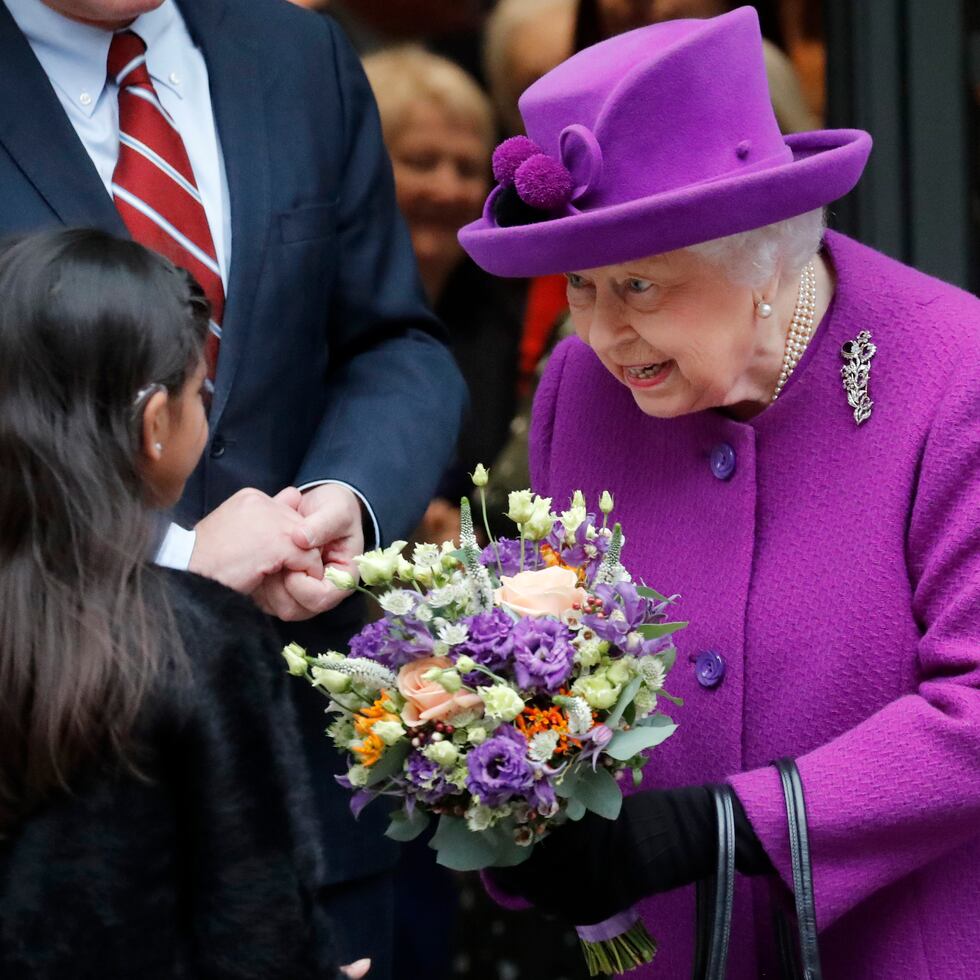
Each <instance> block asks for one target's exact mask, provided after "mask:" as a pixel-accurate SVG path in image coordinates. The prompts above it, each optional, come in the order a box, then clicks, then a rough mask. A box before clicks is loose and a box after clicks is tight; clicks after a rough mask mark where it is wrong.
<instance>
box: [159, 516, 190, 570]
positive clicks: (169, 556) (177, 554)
mask: <svg viewBox="0 0 980 980" xmlns="http://www.w3.org/2000/svg"><path fill="white" fill-rule="evenodd" d="M196 542H197V532H196V531H188V530H187V528H184V527H181V526H180V525H179V524H171V525H170V527H168V528H167V533H166V534H165V535H164V537H163V542H162V543H161V545H160V547H159V548H158V549H157V554H156V559H155V561H156V563H157V564H158V565H162V566H163V567H164V568H176V569H177V570H178V571H181V572H186V571H187V569H188V568H190V565H191V554H192V553H193V551H194V545H195V543H196Z"/></svg>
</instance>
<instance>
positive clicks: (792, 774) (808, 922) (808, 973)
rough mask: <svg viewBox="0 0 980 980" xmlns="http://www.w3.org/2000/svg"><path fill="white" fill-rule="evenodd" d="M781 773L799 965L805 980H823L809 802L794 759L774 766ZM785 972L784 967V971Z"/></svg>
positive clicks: (784, 951)
mask: <svg viewBox="0 0 980 980" xmlns="http://www.w3.org/2000/svg"><path fill="white" fill-rule="evenodd" d="M773 765H774V766H775V767H776V771H777V772H778V773H779V778H780V781H781V782H782V787H783V796H784V797H785V798H786V819H787V822H788V825H789V848H790V855H791V857H792V862H793V892H794V894H795V896H796V921H797V926H798V928H799V933H800V965H801V967H802V973H803V978H804V980H821V977H822V976H823V974H822V971H821V969H820V949H819V945H818V943H817V912H816V905H815V903H814V900H813V867H812V865H811V863H810V840H809V835H808V832H807V821H806V800H805V798H804V796H803V780H802V779H801V778H800V770H799V769H798V768H797V766H796V763H795V762H794V761H793V760H792V759H780V760H778V761H777V762H775V763H773ZM787 938H788V935H787V930H785V929H783V930H782V936H781V937H780V940H781V941H780V946H781V952H782V954H783V957H784V964H785V956H786V948H785V940H786V939H787ZM784 968H785V967H784Z"/></svg>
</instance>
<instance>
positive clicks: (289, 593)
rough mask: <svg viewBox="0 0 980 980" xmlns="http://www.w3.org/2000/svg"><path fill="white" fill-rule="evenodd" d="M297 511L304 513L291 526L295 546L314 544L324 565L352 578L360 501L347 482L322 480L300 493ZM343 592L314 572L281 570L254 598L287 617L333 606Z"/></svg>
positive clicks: (359, 543)
mask: <svg viewBox="0 0 980 980" xmlns="http://www.w3.org/2000/svg"><path fill="white" fill-rule="evenodd" d="M298 512H299V514H300V515H301V516H302V518H304V519H303V520H301V521H300V522H299V523H297V524H296V525H295V526H294V527H293V531H292V534H293V543H294V544H295V545H296V547H298V548H301V547H304V546H305V547H314V548H316V549H318V553H319V556H320V558H321V561H322V563H323V565H324V566H327V565H331V566H333V567H335V568H337V569H339V570H342V571H345V572H348V573H349V574H350V575H351V577H352V578H353V579H354V581H355V582H356V581H357V580H358V572H357V566H356V565H355V564H354V556H355V555H359V554H361V553H362V552H363V551H364V528H363V524H362V516H361V502H360V501H359V500H358V499H357V496H356V495H355V494H354V493H352V492H351V491H350V490H348V489H347V487H343V486H340V485H339V484H336V483H324V484H322V485H321V486H318V487H313V489H312V490H307V491H306V492H305V493H304V494H303V499H302V500H301V501H300V503H299V506H298ZM349 595H350V592H344V591H341V590H340V589H338V588H337V587H336V586H335V585H332V584H331V583H330V582H327V581H326V580H325V579H324V578H323V573H322V571H321V573H320V575H319V576H317V577H314V576H313V575H311V574H309V573H307V572H305V571H296V570H291V569H284V570H283V572H282V573H281V574H279V575H275V576H271V577H270V578H267V579H266V580H265V582H263V584H262V586H261V587H260V588H259V589H258V591H257V592H256V593H255V600H256V602H258V603H259V605H260V606H262V608H263V609H265V610H266V611H267V612H271V613H272V614H273V615H275V616H277V617H278V618H279V619H282V620H285V621H287V622H296V621H297V620H302V619H310V618H312V617H313V616H318V615H319V614H320V613H325V612H327V611H328V610H330V609H333V608H334V607H335V606H337V605H339V604H340V603H341V602H342V601H343V600H344V599H346V598H347V596H349Z"/></svg>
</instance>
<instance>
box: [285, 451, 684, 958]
mask: <svg viewBox="0 0 980 980" xmlns="http://www.w3.org/2000/svg"><path fill="white" fill-rule="evenodd" d="M473 478H474V483H475V484H476V486H477V487H479V488H480V493H481V497H482V496H483V490H482V487H483V486H484V485H485V484H486V478H487V473H486V470H485V469H484V468H483V467H482V466H481V467H478V468H477V471H476V473H474V475H473ZM508 503H509V510H508V514H507V516H508V517H509V518H510V519H512V520H513V521H514V523H515V524H516V530H517V534H516V536H515V537H513V538H500V539H499V540H494V539H493V537H492V535H490V532H489V528H488V529H487V538H488V540H489V544H488V545H487V546H486V547H484V548H483V549H482V550H481V549H480V547H479V546H478V543H477V538H476V535H475V532H474V528H473V521H472V515H471V512H470V507H469V504H468V502H467V501H466V500H465V499H464V500H463V501H462V509H461V513H462V528H461V535H460V546H459V547H458V548H456V547H455V546H454V545H453V544H451V543H447V544H444V545H442V546H441V547H438V546H436V545H433V544H419V545H417V546H416V547H415V549H414V553H413V555H412V559H411V561H410V560H408V559H407V558H406V557H404V556H403V554H402V552H403V550H404V548H405V547H406V543H405V542H403V541H397V542H395V543H394V544H393V545H392V546H391V547H389V548H385V549H383V550H377V551H372V552H369V553H368V554H365V555H362V556H360V557H359V558H358V559H356V560H357V564H358V568H359V571H360V577H361V583H362V585H361V586H357V587H358V588H361V589H362V591H369V590H370V589H377V590H379V592H380V594H378V595H377V596H376V598H377V601H378V602H379V603H380V606H381V609H382V610H383V613H384V615H383V617H382V618H381V619H378V620H377V621H376V622H372V623H371V624H369V625H368V626H366V627H365V628H364V629H363V630H361V632H360V633H359V634H358V635H357V636H355V637H354V638H353V639H352V640H351V642H350V649H349V651H348V653H347V654H342V653H337V652H332V651H331V652H326V653H319V654H316V655H310V654H308V653H307V652H306V651H305V650H303V649H302V648H301V647H299V646H298V645H296V644H290V645H289V646H288V647H286V649H285V650H284V651H283V653H284V656H285V658H286V661H287V663H288V665H289V670H290V672H291V673H293V674H295V675H297V676H299V677H304V678H305V679H306V680H307V681H308V682H309V683H310V684H312V685H313V686H314V687H316V688H317V689H319V690H320V691H322V692H323V693H324V694H326V695H327V696H328V697H329V698H330V702H331V704H330V707H329V708H328V709H327V711H328V712H329V713H332V714H334V715H335V716H336V717H335V718H334V720H333V722H332V723H331V724H330V726H329V728H328V729H327V733H328V735H329V736H330V738H332V739H333V741H334V744H335V745H336V746H337V748H338V749H340V750H341V751H342V752H345V753H347V754H348V755H349V758H350V762H351V765H350V767H349V769H348V771H347V774H346V776H343V777H339V778H340V780H341V782H342V783H343V785H344V786H346V787H349V788H350V789H351V790H352V791H353V796H352V801H351V807H352V809H353V811H354V812H355V814H357V813H359V812H360V810H361V809H362V808H363V807H364V806H365V805H366V804H367V803H369V802H370V801H371V800H373V799H375V798H376V797H378V796H389V797H395V798H396V799H398V800H399V801H400V803H401V806H400V807H399V808H398V809H397V810H396V811H395V812H394V815H393V816H392V819H391V824H390V826H389V828H388V836H390V837H392V838H394V839H395V840H400V841H408V840H412V839H413V838H415V837H416V836H417V835H419V834H420V833H422V832H423V831H424V830H425V829H426V827H427V826H428V825H429V823H430V821H432V820H433V819H434V820H435V821H437V825H436V827H435V833H434V834H433V836H432V838H431V843H430V846H431V847H433V848H434V849H435V850H436V852H437V860H438V861H439V863H441V864H443V865H445V866H447V867H449V868H453V869H456V870H461V871H468V870H477V869H483V868H491V867H506V866H512V865H516V864H519V863H520V862H522V861H524V860H525V859H526V858H527V857H528V856H529V855H530V852H531V848H532V847H533V846H534V844H535V843H536V842H537V841H539V840H541V839H542V838H543V837H544V836H545V835H546V834H547V833H548V832H549V830H550V829H552V828H553V827H555V826H557V825H559V824H561V823H563V822H564V821H567V820H580V819H581V818H582V817H583V816H584V814H585V812H586V811H587V810H591V811H593V812H595V813H598V814H601V815H602V816H603V817H607V818H609V819H610V820H612V819H615V818H616V816H617V815H618V813H619V810H620V806H621V803H622V792H621V789H620V785H619V780H620V779H621V778H624V777H628V776H629V774H630V773H632V778H633V779H634V780H635V781H636V783H637V784H639V781H640V774H641V770H642V767H643V766H644V764H645V762H646V756H645V753H646V752H648V751H649V750H650V749H652V748H653V747H654V746H656V745H658V744H660V743H661V742H663V741H664V740H665V739H666V738H668V737H669V736H670V735H671V734H672V733H673V732H674V730H675V728H676V726H675V724H674V723H673V722H672V721H671V719H670V718H669V717H668V716H667V715H665V714H663V713H661V712H660V711H658V710H657V707H658V704H659V703H660V702H661V701H668V702H673V703H680V702H679V699H677V698H674V697H672V696H671V695H669V694H668V693H667V691H666V690H665V689H664V684H665V682H666V678H667V674H668V672H669V671H670V669H671V667H672V665H673V663H674V659H675V651H674V649H673V646H672V640H671V636H672V634H673V633H675V632H676V631H677V630H679V629H681V628H682V627H684V626H685V625H687V624H686V623H682V622H671V621H669V615H668V611H669V607H670V606H671V604H672V603H673V602H674V600H675V599H676V598H677V597H676V596H669V597H668V596H666V595H662V594H661V593H659V592H657V591H655V590H654V589H652V588H649V587H648V586H646V585H643V584H637V583H635V582H633V581H632V579H631V577H630V575H629V573H628V572H627V571H626V569H625V568H624V567H623V565H622V563H621V561H620V555H621V549H622V546H623V540H624V539H623V533H622V529H621V528H620V526H619V525H618V524H616V525H615V526H613V527H611V528H610V527H609V526H608V524H609V515H610V513H611V512H612V509H613V501H612V498H611V496H610V495H609V493H608V492H605V493H603V494H602V496H601V499H600V501H599V508H598V509H599V512H600V513H601V514H602V519H601V523H600V522H599V520H598V519H597V515H596V514H595V513H593V512H589V510H588V507H587V505H586V501H585V499H584V497H583V495H582V494H581V492H576V493H575V495H574V496H573V497H572V500H571V501H570V504H569V507H568V509H567V510H565V511H562V512H561V513H560V514H555V513H553V511H552V509H551V504H552V502H551V500H550V499H549V498H542V497H537V496H534V495H532V494H531V492H530V491H520V492H515V493H512V494H510V498H509V501H508ZM483 517H484V523H485V524H487V521H486V502H485V499H484V500H483ZM327 576H328V577H329V578H330V580H331V581H333V582H334V583H335V584H336V585H338V586H339V587H341V588H348V589H349V588H354V587H355V583H354V581H353V579H352V578H351V576H350V575H348V574H347V573H345V572H342V571H339V570H336V569H329V570H328V572H327ZM365 587H367V588H365ZM369 594H371V595H372V596H374V595H375V593H373V592H370V591H369ZM578 931H579V935H580V938H581V939H582V942H583V947H584V951H585V955H586V960H587V963H588V965H589V968H590V971H591V972H592V975H596V973H598V972H607V973H608V972H624V971H625V970H627V969H631V968H632V967H634V966H636V965H638V964H639V963H643V962H648V961H649V960H650V959H651V958H652V957H653V954H654V952H655V951H656V946H655V944H654V942H653V940H652V939H651V937H650V936H649V934H648V933H647V932H646V930H645V929H644V927H643V925H642V923H640V921H639V916H638V914H637V913H636V912H634V911H633V910H626V911H624V913H623V914H621V915H617V916H616V917H615V918H614V919H612V920H609V921H608V922H607V923H602V924H600V925H599V926H590V927H583V928H580V929H579V930H578Z"/></svg>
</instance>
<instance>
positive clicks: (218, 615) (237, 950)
mask: <svg viewBox="0 0 980 980" xmlns="http://www.w3.org/2000/svg"><path fill="white" fill-rule="evenodd" d="M198 618H199V619H200V622H199V623H198V628H197V629H196V635H195V638H194V641H193V642H194V644H195V647H194V649H195V650H196V651H197V652H198V653H201V652H204V655H203V656H199V657H197V658H195V669H194V671H193V683H192V685H191V686H190V691H189V694H188V696H187V705H186V708H185V710H184V711H183V712H182V717H183V721H182V724H181V726H180V729H179V732H178V735H177V742H176V746H175V747H176V752H175V758H176V759H177V763H176V765H177V769H178V777H177V779H176V784H177V787H178V791H177V800H178V823H179V827H180V832H181V838H182V844H183V846H182V853H183V854H184V855H185V856H186V862H185V868H186V870H185V875H186V878H187V880H188V885H187V892H188V895H189V899H190V909H189V916H188V921H189V923H190V926H191V930H192V934H193V937H194V950H193V959H194V964H195V974H194V975H195V976H198V977H202V978H215V980H217V978H221V980H231V978H235V980H245V978H255V980H260V978H261V980H304V978H309V980H313V978H317V980H320V978H327V977H335V976H339V973H338V972H337V970H336V963H335V949H334V945H333V935H332V931H331V928H330V925H329V924H328V921H327V919H326V917H325V915H324V914H323V912H322V909H321V907H320V905H319V904H318V903H317V900H316V891H315V887H316V886H315V883H316V882H317V881H319V880H321V878H322V874H321V873H320V870H319V869H320V864H321V862H322V860H323V855H322V851H321V843H320V841H319V839H318V835H317V833H316V827H315V822H314V815H313V809H312V800H311V793H310V788H309V782H308V773H307V770H306V768H305V765H304V762H303V759H304V756H303V751H302V746H301V744H300V736H299V733H298V730H297V725H296V720H295V716H294V713H293V708H292V701H291V698H290V697H289V692H288V689H287V684H289V683H291V682H294V683H300V682H299V681H294V679H293V678H290V677H288V675H287V674H286V672H285V670H284V668H283V666H282V658H281V656H280V654H279V650H280V648H281V644H280V643H279V642H278V641H277V639H276V638H275V636H274V634H273V633H272V630H271V628H270V627H269V625H268V623H267V622H266V621H265V618H264V617H263V616H261V615H260V614H259V613H258V611H257V610H255V609H254V608H248V607H247V606H246V602H245V600H242V599H241V598H240V597H238V596H234V597H228V598H227V599H226V600H224V601H222V600H221V599H220V598H219V599H217V600H216V603H215V608H214V610H213V614H210V615H208V616H207V617H205V616H199V617H198ZM327 778H329V777H327Z"/></svg>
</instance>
